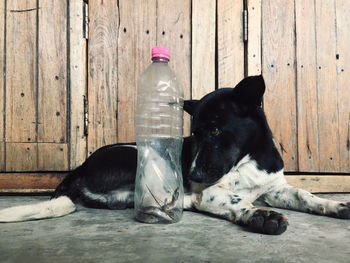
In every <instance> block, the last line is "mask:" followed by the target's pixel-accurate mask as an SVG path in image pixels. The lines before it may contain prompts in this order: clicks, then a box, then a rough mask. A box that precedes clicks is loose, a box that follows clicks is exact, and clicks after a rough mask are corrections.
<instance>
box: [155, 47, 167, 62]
mask: <svg viewBox="0 0 350 263" xmlns="http://www.w3.org/2000/svg"><path fill="white" fill-rule="evenodd" d="M155 57H161V58H167V59H169V58H170V52H169V49H168V48H166V47H161V46H157V47H153V48H152V58H155Z"/></svg>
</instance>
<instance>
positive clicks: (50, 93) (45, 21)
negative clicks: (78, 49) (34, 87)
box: [38, 0, 68, 143]
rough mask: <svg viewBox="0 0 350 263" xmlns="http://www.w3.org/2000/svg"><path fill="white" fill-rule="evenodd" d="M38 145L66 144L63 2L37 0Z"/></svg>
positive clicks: (65, 66) (65, 56) (65, 49)
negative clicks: (45, 143) (46, 143)
mask: <svg viewBox="0 0 350 263" xmlns="http://www.w3.org/2000/svg"><path fill="white" fill-rule="evenodd" d="M38 27H39V28H38V30H39V40H38V41H39V43H38V52H39V54H38V56H39V58H38V63H39V72H38V74H39V76H38V142H55V143H64V142H66V141H67V137H66V129H67V125H66V122H67V117H68V116H67V1H61V0H54V1H51V0H40V1H39V25H38Z"/></svg>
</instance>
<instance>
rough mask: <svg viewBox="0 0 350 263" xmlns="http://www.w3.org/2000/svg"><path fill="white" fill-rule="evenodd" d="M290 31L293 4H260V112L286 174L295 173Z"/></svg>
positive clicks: (295, 125)
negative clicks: (262, 89)
mask: <svg viewBox="0 0 350 263" xmlns="http://www.w3.org/2000/svg"><path fill="white" fill-rule="evenodd" d="M281 6H283V8H281ZM277 21H278V22H277ZM294 29H295V26H294V2H293V1H283V0H280V1H273V2H271V1H263V2H262V32H263V36H262V50H263V53H262V64H263V66H262V72H263V76H264V78H265V82H266V92H265V96H264V110H265V112H266V115H267V120H268V122H269V124H270V127H271V130H272V132H273V134H274V137H275V140H276V143H277V146H278V148H279V150H280V153H281V155H282V157H283V160H284V163H285V169H286V171H297V170H298V158H297V136H296V134H297V123H296V97H295V47H294V43H295V38H294Z"/></svg>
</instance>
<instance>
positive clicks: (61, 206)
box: [0, 196, 76, 223]
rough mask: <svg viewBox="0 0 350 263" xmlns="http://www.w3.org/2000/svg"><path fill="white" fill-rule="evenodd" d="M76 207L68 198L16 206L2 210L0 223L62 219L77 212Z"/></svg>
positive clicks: (61, 197) (0, 211) (63, 197)
mask: <svg viewBox="0 0 350 263" xmlns="http://www.w3.org/2000/svg"><path fill="white" fill-rule="evenodd" d="M75 209H76V208H75V205H74V203H73V202H72V200H71V199H70V198H68V197H67V196H60V197H58V198H56V199H52V200H49V201H44V202H40V203H36V204H30V205H21V206H14V207H9V208H5V209H2V210H0V222H1V223H5V222H21V221H28V220H37V219H44V218H52V217H60V216H64V215H67V214H69V213H72V212H74V211H75Z"/></svg>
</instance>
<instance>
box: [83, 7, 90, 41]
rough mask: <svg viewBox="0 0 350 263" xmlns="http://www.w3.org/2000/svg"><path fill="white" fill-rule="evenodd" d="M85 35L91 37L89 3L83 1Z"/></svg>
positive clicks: (86, 37)
mask: <svg viewBox="0 0 350 263" xmlns="http://www.w3.org/2000/svg"><path fill="white" fill-rule="evenodd" d="M83 37H84V38H85V39H89V5H88V3H87V2H85V1H84V2H83Z"/></svg>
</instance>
